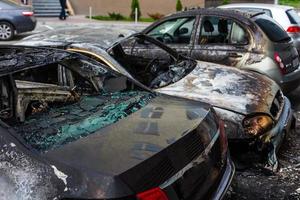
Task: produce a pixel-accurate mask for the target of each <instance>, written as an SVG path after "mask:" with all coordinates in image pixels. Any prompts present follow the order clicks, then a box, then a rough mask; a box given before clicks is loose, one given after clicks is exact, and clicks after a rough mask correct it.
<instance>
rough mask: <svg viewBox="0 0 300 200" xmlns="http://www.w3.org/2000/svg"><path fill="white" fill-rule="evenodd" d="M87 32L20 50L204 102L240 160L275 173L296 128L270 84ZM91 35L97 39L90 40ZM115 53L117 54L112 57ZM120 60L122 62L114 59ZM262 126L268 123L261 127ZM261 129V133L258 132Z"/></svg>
mask: <svg viewBox="0 0 300 200" xmlns="http://www.w3.org/2000/svg"><path fill="white" fill-rule="evenodd" d="M73 31H74V29H73ZM85 31H86V32H90V33H92V34H90V35H89V34H87V35H85V37H82V36H81V35H80V34H76V33H77V32H79V33H80V32H81V31H80V29H79V30H78V31H74V32H68V33H69V34H64V33H61V32H60V31H57V32H52V31H51V32H48V33H43V34H41V35H36V36H34V37H33V38H32V37H31V38H30V39H29V40H26V41H22V42H21V44H23V45H33V46H55V47H57V48H65V49H67V50H68V51H73V52H78V53H81V54H84V55H87V56H89V57H91V58H93V59H95V60H97V61H99V62H101V63H103V64H105V65H107V66H108V67H110V68H111V69H114V70H116V71H118V72H120V73H122V74H124V75H125V76H127V77H131V78H133V79H136V80H138V81H139V82H141V83H142V84H144V85H145V86H148V87H150V88H152V89H155V90H156V91H157V92H161V93H166V94H170V95H173V96H181V97H184V98H188V99H194V100H199V101H203V102H207V103H209V104H211V105H212V106H213V107H214V108H215V110H216V111H217V114H218V115H219V116H220V117H221V118H222V119H223V120H224V122H225V129H226V133H227V136H228V138H229V142H230V144H231V147H236V148H237V151H236V152H238V153H240V155H244V153H241V152H244V150H245V152H247V151H249V150H250V152H258V155H260V156H261V157H263V161H264V162H265V160H267V163H266V167H267V168H269V169H272V170H276V169H277V167H278V161H277V157H276V152H277V151H278V149H279V147H280V144H281V142H282V141H283V138H284V136H285V134H286V133H287V132H289V130H290V129H291V128H294V125H295V124H294V117H293V112H292V110H291V105H290V102H289V100H288V99H287V98H286V97H284V95H283V94H282V92H281V90H280V88H279V87H278V85H277V84H276V83H275V82H274V81H272V80H271V79H269V78H267V77H265V76H262V75H259V74H256V73H251V72H246V71H241V70H238V69H235V68H232V67H226V66H223V65H218V64H213V63H207V62H203V61H197V62H196V61H194V60H193V59H190V58H186V57H184V56H182V55H181V54H178V53H177V52H176V51H174V50H173V49H171V48H169V47H167V46H166V45H164V44H162V43H161V42H159V41H157V40H155V39H153V38H151V37H148V36H146V35H143V34H134V35H132V36H131V37H127V38H123V39H119V41H118V42H113V41H114V40H117V38H111V39H110V44H109V42H108V41H109V40H107V39H105V40H103V41H101V38H107V35H106V31H103V29H97V28H93V29H91V30H90V31H88V30H87V29H85ZM110 31H111V32H117V31H118V30H115V31H113V30H110ZM94 35H97V37H96V38H94V37H93V36H94ZM130 40H131V41H130ZM136 45H140V46H141V45H144V48H134V47H135V46H136ZM123 48H124V49H123ZM153 48H157V49H160V51H159V53H157V51H156V52H155V53H152V51H151V49H153ZM118 49H119V50H118ZM114 50H116V51H119V53H118V52H117V54H115V55H114ZM122 50H124V51H122ZM118 55H119V56H122V57H123V58H118ZM122 59H123V60H124V61H122ZM124 62H125V63H124ZM184 62H186V63H185V64H184ZM178 63H183V65H182V66H181V68H182V69H183V71H182V72H180V70H179V69H180V67H179V69H177V72H176V70H175V71H174V72H172V73H173V74H175V77H173V78H174V79H173V78H168V76H164V75H163V74H166V73H165V72H166V71H168V69H172V68H173V67H172V64H174V66H175V68H176V66H177V64H178ZM189 63H190V64H191V65H190V64H189ZM137 65H138V67H136V66H137ZM185 66H188V67H187V68H185ZM178 70H179V71H178ZM137 72H138V74H137ZM161 72H162V73H161ZM172 73H171V76H172ZM176 74H178V76H177V75H176ZM155 78H156V80H158V82H156V87H154V86H155V84H151V82H153V81H151V80H154V79H155ZM164 79H167V80H166V82H165V83H163V84H162V85H159V84H157V83H159V82H161V81H162V80H164ZM260 116H262V118H263V122H262V124H260V123H257V122H258V121H259V120H260ZM246 119H248V120H250V122H251V123H250V124H251V126H252V128H253V129H255V130H256V131H258V132H257V133H249V131H250V130H251V129H249V125H246V124H247V123H245V122H246ZM270 119H271V120H270ZM265 122H267V123H266V124H264V123H265ZM270 123H271V128H270ZM260 125H262V127H259V126H260ZM251 126H250V128H251ZM251 162H253V161H251Z"/></svg>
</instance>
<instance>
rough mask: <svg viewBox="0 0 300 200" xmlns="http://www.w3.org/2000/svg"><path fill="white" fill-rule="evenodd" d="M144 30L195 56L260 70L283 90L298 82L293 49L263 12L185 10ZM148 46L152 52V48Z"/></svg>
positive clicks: (145, 32) (295, 54) (214, 61)
mask: <svg viewBox="0 0 300 200" xmlns="http://www.w3.org/2000/svg"><path fill="white" fill-rule="evenodd" d="M143 33H144V34H146V35H148V36H151V37H153V38H156V39H158V40H160V41H162V42H164V43H165V44H167V45H168V46H169V47H172V48H174V49H176V50H178V52H180V53H182V54H184V55H187V56H191V57H192V58H194V59H196V60H202V61H207V62H213V63H218V64H224V65H228V66H234V67H237V68H239V69H243V70H250V71H255V72H258V73H260V74H264V75H266V76H268V77H270V78H271V79H273V80H274V81H276V82H277V84H278V85H279V86H280V87H281V89H282V90H283V91H284V92H290V91H292V90H294V89H296V88H297V87H298V86H299V84H300V68H299V56H298V52H297V49H296V48H295V47H294V45H293V41H292V40H291V38H290V37H289V36H288V34H287V33H286V32H285V31H284V30H283V29H282V28H281V26H280V25H279V24H277V22H275V21H274V20H273V19H272V18H271V17H269V16H267V15H264V12H261V13H258V12H256V13H247V12H238V11H233V10H224V9H194V10H188V11H183V12H179V13H175V14H172V15H170V16H168V17H165V18H163V19H161V20H159V21H157V22H155V23H154V24H152V25H150V26H149V27H147V28H146V29H145V30H144V31H143ZM274 33H276V34H274ZM136 48H139V46H136ZM149 50H150V49H149ZM151 51H153V53H155V49H152V50H151Z"/></svg>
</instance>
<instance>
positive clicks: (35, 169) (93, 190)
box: [0, 46, 234, 200]
mask: <svg viewBox="0 0 300 200" xmlns="http://www.w3.org/2000/svg"><path fill="white" fill-rule="evenodd" d="M0 50H1V51H0V52H1V53H0V57H1V61H0V93H1V102H0V132H1V134H0V173H1V177H0V181H1V183H0V185H1V188H0V192H1V193H2V194H4V195H5V198H7V199H22V198H29V199H128V200H131V199H133V200H135V199H138V200H147V199H149V198H150V199H152V198H151V197H153V195H154V196H156V198H163V199H166V200H167V199H179V196H180V199H182V198H188V199H200V198H205V199H206V198H211V199H221V198H222V197H223V196H224V194H225V193H226V191H227V189H228V187H229V185H230V182H231V179H232V177H233V174H234V166H233V164H232V162H231V160H230V158H229V157H228V156H229V155H228V152H227V140H226V135H225V132H224V126H223V124H222V121H219V119H218V118H217V116H216V115H215V112H214V110H213V108H212V107H211V106H209V105H208V104H206V103H201V102H197V101H192V100H191V101H187V100H186V99H180V98H176V97H170V96H167V95H161V94H156V93H153V92H151V91H149V90H148V89H146V88H145V87H144V86H143V85H141V84H140V83H138V82H136V81H134V80H131V79H130V78H127V77H125V76H123V75H121V74H119V73H117V72H114V71H112V70H111V69H109V68H107V67H106V66H104V65H103V64H101V63H99V62H97V61H95V60H92V59H89V58H88V57H86V56H83V55H80V54H77V53H73V52H67V51H63V50H58V49H52V48H37V47H21V46H18V47H17V46H2V47H0ZM174 115H176V116H177V117H176V119H173V118H172V116H174Z"/></svg>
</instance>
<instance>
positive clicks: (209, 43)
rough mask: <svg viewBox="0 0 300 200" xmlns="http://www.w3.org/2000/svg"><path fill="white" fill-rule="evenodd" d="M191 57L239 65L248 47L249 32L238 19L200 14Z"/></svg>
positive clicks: (244, 57)
mask: <svg viewBox="0 0 300 200" xmlns="http://www.w3.org/2000/svg"><path fill="white" fill-rule="evenodd" d="M197 29H198V31H197V32H196V37H195V45H194V48H193V50H192V52H191V57H192V58H194V59H196V60H202V61H207V62H214V63H218V64H224V65H228V66H236V67H239V66H240V65H241V64H242V63H243V61H244V60H245V59H246V56H247V53H248V51H249V48H250V33H249V32H248V31H247V29H246V28H244V27H243V26H242V25H241V24H240V23H239V22H238V21H236V20H233V19H230V18H226V17H221V16H202V17H201V20H200V23H199V27H198V28H197Z"/></svg>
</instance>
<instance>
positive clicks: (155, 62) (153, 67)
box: [144, 58, 159, 75]
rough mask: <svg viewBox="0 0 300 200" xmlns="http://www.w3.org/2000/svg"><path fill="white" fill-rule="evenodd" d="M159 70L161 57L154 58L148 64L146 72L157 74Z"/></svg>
mask: <svg viewBox="0 0 300 200" xmlns="http://www.w3.org/2000/svg"><path fill="white" fill-rule="evenodd" d="M149 69H150V70H149ZM158 71H159V59H158V58H154V59H152V60H151V61H150V62H149V63H148V64H147V66H146V68H145V71H144V73H150V74H152V75H156V73H157V72H158Z"/></svg>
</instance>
